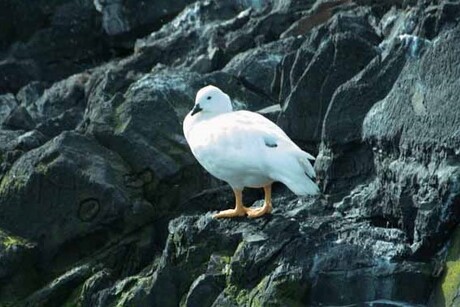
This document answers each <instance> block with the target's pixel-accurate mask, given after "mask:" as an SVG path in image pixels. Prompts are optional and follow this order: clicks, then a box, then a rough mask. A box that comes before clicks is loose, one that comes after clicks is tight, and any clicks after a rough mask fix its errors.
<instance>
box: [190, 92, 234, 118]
mask: <svg viewBox="0 0 460 307" xmlns="http://www.w3.org/2000/svg"><path fill="white" fill-rule="evenodd" d="M231 111H233V107H232V102H231V100H230V97H228V95H227V94H225V93H224V92H223V91H222V90H221V89H219V88H218V87H215V86H213V85H208V86H205V87H203V88H202V89H200V90H199V91H198V93H196V98H195V106H194V107H193V109H192V112H191V115H192V116H193V115H195V114H197V113H199V112H201V113H203V114H221V113H227V112H231Z"/></svg>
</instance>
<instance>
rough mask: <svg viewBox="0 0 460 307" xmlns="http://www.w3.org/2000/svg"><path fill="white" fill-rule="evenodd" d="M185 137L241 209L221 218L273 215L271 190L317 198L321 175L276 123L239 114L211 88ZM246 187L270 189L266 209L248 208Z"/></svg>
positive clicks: (188, 121) (201, 95) (201, 96)
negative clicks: (277, 185)
mask: <svg viewBox="0 0 460 307" xmlns="http://www.w3.org/2000/svg"><path fill="white" fill-rule="evenodd" d="M183 129H184V135H185V138H186V140H187V142H188V144H189V146H190V149H191V150H192V153H193V155H194V156H195V158H196V159H197V160H198V162H199V163H200V164H201V165H202V166H203V167H204V168H205V169H206V170H207V171H208V172H209V173H211V175H213V176H215V177H217V178H219V179H221V180H223V181H226V182H227V183H228V184H229V185H230V186H231V187H232V189H233V192H234V193H235V200H236V205H235V209H230V210H224V211H220V212H219V213H217V214H216V215H214V217H215V218H223V217H236V216H244V215H248V217H252V218H255V217H259V216H262V215H264V214H266V213H270V212H271V210H272V202H271V185H272V183H273V182H275V181H280V182H282V183H284V184H285V185H286V186H287V187H288V188H289V189H290V190H291V191H292V192H294V193H295V194H297V195H302V196H304V195H316V194H318V193H319V188H318V186H317V185H316V184H315V182H314V180H315V171H314V169H313V167H312V165H311V164H310V161H309V160H314V159H315V158H314V157H313V156H312V155H310V154H309V153H307V152H305V151H303V150H301V149H300V148H299V147H298V146H297V145H296V144H295V143H294V142H293V141H292V140H291V139H290V138H289V137H288V136H287V135H286V133H284V131H283V130H281V128H280V127H278V126H277V125H276V124H274V123H273V122H271V121H270V120H268V119H267V118H265V117H263V116H262V115H260V114H258V113H254V112H250V111H233V108H232V103H231V100H230V97H229V96H228V95H227V94H225V93H224V92H223V91H222V90H220V89H219V88H217V87H215V86H212V85H208V86H206V87H204V88H202V89H200V90H199V91H198V93H197V95H196V98H195V106H194V107H193V109H192V110H191V111H190V112H189V113H188V114H187V116H186V117H185V119H184V125H183ZM245 187H250V188H261V187H263V188H264V191H265V202H264V205H263V206H262V207H260V208H257V209H252V208H247V207H245V206H244V205H243V202H242V193H243V189H244V188H245Z"/></svg>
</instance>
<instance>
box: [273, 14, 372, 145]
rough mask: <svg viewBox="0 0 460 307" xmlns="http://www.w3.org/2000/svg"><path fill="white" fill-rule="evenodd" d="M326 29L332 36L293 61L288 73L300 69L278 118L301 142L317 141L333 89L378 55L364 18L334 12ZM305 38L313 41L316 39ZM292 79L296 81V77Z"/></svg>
mask: <svg viewBox="0 0 460 307" xmlns="http://www.w3.org/2000/svg"><path fill="white" fill-rule="evenodd" d="M329 31H330V32H331V36H328V37H327V39H325V40H324V41H323V42H322V43H321V45H320V46H319V48H318V49H317V50H315V49H314V48H313V47H311V49H313V50H315V51H314V55H313V57H311V60H310V61H308V62H306V63H305V65H302V66H300V67H299V66H298V65H301V64H302V63H301V62H300V61H294V64H293V68H292V69H291V76H292V75H298V74H296V73H294V72H293V70H295V71H299V70H300V71H302V70H303V73H302V74H301V76H300V78H299V79H298V81H297V82H296V83H295V84H291V88H292V90H291V93H290V94H289V96H288V97H287V100H286V101H285V102H284V105H283V106H282V107H283V112H282V113H281V116H280V118H279V121H278V123H279V124H280V125H281V127H282V128H283V129H284V130H285V131H286V132H287V133H288V134H289V135H290V136H291V137H292V138H293V139H294V140H295V141H297V142H299V143H301V144H304V145H310V146H311V144H312V143H313V144H314V143H317V142H319V140H320V137H321V128H322V121H323V119H324V116H325V114H326V111H327V108H328V106H329V103H330V100H331V98H332V95H333V94H334V92H335V91H336V89H337V88H338V87H339V86H340V85H341V84H343V83H345V82H346V81H348V80H349V79H351V78H352V77H353V76H354V75H356V74H357V73H358V72H359V71H361V70H362V69H363V68H364V67H365V66H366V65H367V64H368V63H369V62H370V61H371V59H372V58H373V57H375V56H376V55H377V52H376V49H375V45H374V44H376V43H377V42H378V39H377V36H376V34H375V33H373V30H372V28H371V27H370V25H369V24H368V23H367V21H365V20H364V19H363V18H359V17H350V16H348V15H343V16H342V15H339V16H336V17H335V18H334V19H333V20H332V21H331V22H330V24H329ZM360 32H361V34H360V35H359V34H358V33H360ZM333 33H337V34H333ZM358 35H359V36H358ZM307 42H308V43H309V44H310V43H313V44H315V40H313V41H311V39H309V40H307ZM305 49H307V50H308V48H305V47H304V48H302V49H300V51H299V52H301V53H304V52H303V50H305ZM311 49H310V50H311ZM307 52H308V53H309V51H307ZM307 59H309V57H308V56H307ZM291 79H293V80H292V81H293V82H295V80H296V77H295V76H292V77H291Z"/></svg>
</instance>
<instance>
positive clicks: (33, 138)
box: [16, 130, 47, 151]
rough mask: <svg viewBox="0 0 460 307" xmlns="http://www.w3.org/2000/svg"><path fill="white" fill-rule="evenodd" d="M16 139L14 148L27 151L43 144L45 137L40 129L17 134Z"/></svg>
mask: <svg viewBox="0 0 460 307" xmlns="http://www.w3.org/2000/svg"><path fill="white" fill-rule="evenodd" d="M16 141H17V144H16V149H19V150H23V151H29V150H31V149H34V148H37V147H40V146H41V145H43V144H44V143H45V142H46V141H47V138H46V137H45V136H44V135H43V134H42V133H41V132H40V131H38V130H32V131H29V132H26V133H24V134H22V135H21V136H19V137H18V138H17V139H16Z"/></svg>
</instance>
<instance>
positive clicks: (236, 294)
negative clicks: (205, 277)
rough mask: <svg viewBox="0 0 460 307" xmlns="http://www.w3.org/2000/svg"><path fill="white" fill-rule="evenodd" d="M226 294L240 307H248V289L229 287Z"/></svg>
mask: <svg viewBox="0 0 460 307" xmlns="http://www.w3.org/2000/svg"><path fill="white" fill-rule="evenodd" d="M224 292H225V294H226V295H227V296H228V297H230V298H231V299H232V300H234V301H235V302H236V303H237V304H238V306H244V305H247V304H248V302H249V291H248V290H247V289H238V287H237V286H235V285H229V286H227V288H225V290H224Z"/></svg>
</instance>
